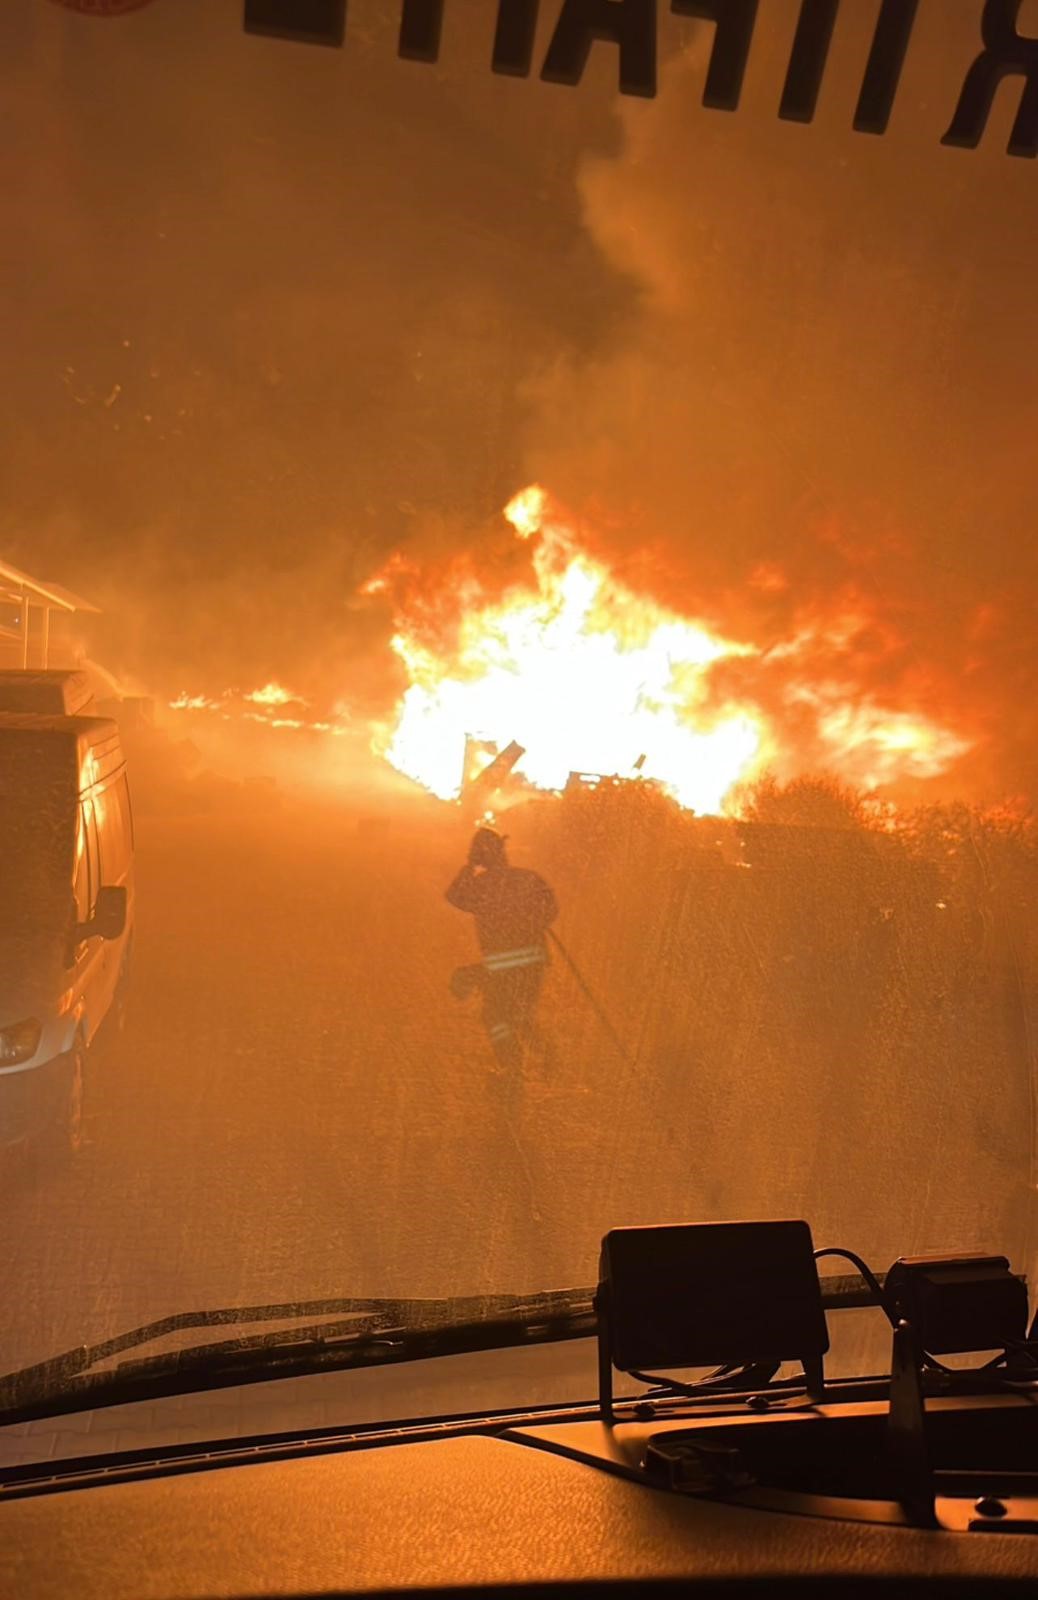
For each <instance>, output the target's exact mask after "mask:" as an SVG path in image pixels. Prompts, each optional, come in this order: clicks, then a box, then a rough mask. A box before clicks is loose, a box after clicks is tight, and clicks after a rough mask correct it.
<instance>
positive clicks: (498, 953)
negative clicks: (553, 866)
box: [447, 866, 559, 973]
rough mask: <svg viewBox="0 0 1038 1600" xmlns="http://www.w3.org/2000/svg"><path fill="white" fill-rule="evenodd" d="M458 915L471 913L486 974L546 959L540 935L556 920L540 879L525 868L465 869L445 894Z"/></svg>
mask: <svg viewBox="0 0 1038 1600" xmlns="http://www.w3.org/2000/svg"><path fill="white" fill-rule="evenodd" d="M447 899H448V901H449V902H450V904H451V905H452V906H455V907H457V909H458V910H459V911H468V912H471V914H472V916H473V917H474V918H475V921H476V938H477V939H478V940H479V948H480V950H481V951H482V952H483V965H484V966H485V968H486V970H487V971H488V972H491V973H493V972H507V971H510V970H512V969H514V968H516V967H526V966H534V965H536V964H538V963H541V962H545V961H547V959H548V950H547V945H546V944H545V934H546V933H547V931H548V929H549V927H550V926H551V924H552V923H553V922H554V921H555V918H556V917H557V916H558V911H559V908H558V906H557V904H556V901H555V896H554V894H553V893H552V891H551V889H550V888H549V886H548V885H547V884H546V883H545V881H544V879H543V878H542V877H541V876H540V875H539V874H538V873H536V872H530V871H528V870H527V869H526V868H524V867H508V866H501V867H488V868H485V869H480V868H476V867H472V866H464V867H462V869H461V871H460V872H459V873H458V875H457V877H456V878H455V879H454V882H453V883H452V884H451V886H450V888H449V889H448V890H447Z"/></svg>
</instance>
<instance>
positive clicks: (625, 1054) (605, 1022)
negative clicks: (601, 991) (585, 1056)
mask: <svg viewBox="0 0 1038 1600" xmlns="http://www.w3.org/2000/svg"><path fill="white" fill-rule="evenodd" d="M548 938H549V939H550V940H551V942H552V944H553V945H554V946H555V948H556V950H557V951H558V952H559V954H560V955H561V957H562V959H563V960H564V961H565V963H566V965H567V966H568V967H569V970H570V971H571V972H572V974H573V976H574V978H575V979H576V980H577V984H578V986H579V988H580V990H581V993H582V994H583V996H584V998H585V1000H587V1002H588V1004H589V1005H590V1007H591V1009H592V1011H593V1012H594V1013H595V1016H596V1017H597V1018H598V1020H599V1022H600V1023H601V1024H602V1027H603V1028H604V1029H605V1031H606V1033H607V1034H608V1035H609V1037H610V1039H611V1040H612V1042H613V1044H614V1045H615V1047H616V1049H617V1051H618V1053H619V1055H620V1057H621V1059H622V1060H623V1062H624V1063H625V1065H626V1066H628V1067H630V1069H631V1071H632V1072H634V1071H636V1070H637V1067H636V1064H635V1060H634V1057H633V1056H632V1055H631V1054H630V1052H629V1051H628V1049H627V1046H626V1045H625V1044H624V1042H623V1040H622V1039H621V1038H620V1035H619V1034H618V1033H617V1031H616V1029H615V1028H614V1027H613V1024H612V1023H611V1022H610V1020H609V1017H608V1016H607V1015H606V1012H605V1010H604V1009H603V1007H602V1006H601V1004H600V1003H599V1001H598V999H597V998H596V996H595V994H594V993H593V991H592V990H591V989H590V988H589V986H588V984H587V982H586V980H585V978H584V974H583V973H582V972H581V970H580V968H579V967H578V966H577V963H576V962H575V961H574V959H573V957H572V956H571V955H570V953H569V951H568V950H567V949H566V946H565V945H564V944H563V942H562V940H561V939H560V938H559V936H558V934H557V933H553V932H552V930H551V929H550V928H549V929H548Z"/></svg>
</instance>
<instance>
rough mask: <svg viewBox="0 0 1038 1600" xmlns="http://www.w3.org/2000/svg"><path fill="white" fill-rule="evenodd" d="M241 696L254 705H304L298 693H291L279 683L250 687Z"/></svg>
mask: <svg viewBox="0 0 1038 1600" xmlns="http://www.w3.org/2000/svg"><path fill="white" fill-rule="evenodd" d="M243 698H244V699H245V700H248V701H249V702H250V704H251V705H254V706H287V705H293V704H295V705H305V704H306V702H305V701H304V700H303V699H302V698H301V696H300V695H297V694H293V693H292V691H291V690H290V689H285V688H283V687H282V685H281V684H280V683H265V684H264V685H263V688H262V689H252V690H250V691H249V693H248V694H247V695H244V696H243Z"/></svg>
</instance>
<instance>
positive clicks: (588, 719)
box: [365, 485, 969, 813]
mask: <svg viewBox="0 0 1038 1600" xmlns="http://www.w3.org/2000/svg"><path fill="white" fill-rule="evenodd" d="M505 516H506V518H507V519H508V521H509V522H510V523H511V525H512V528H513V529H514V531H515V533H516V535H517V537H518V538H520V539H522V540H523V541H524V542H526V543H528V544H529V547H530V566H531V569H532V570H531V573H530V576H529V578H528V579H527V580H526V581H524V582H523V583H522V584H519V585H516V586H515V587H513V588H512V589H510V590H509V591H507V593H506V594H505V596H504V598H503V599H498V598H494V599H491V598H489V597H488V595H487V592H486V590H485V588H484V587H483V586H482V585H481V584H480V583H479V581H478V579H477V580H473V581H471V582H468V581H467V582H466V583H465V584H464V585H463V590H464V597H465V598H464V604H463V606H462V607H461V608H460V615H458V611H459V594H460V593H461V588H460V587H459V583H458V578H457V573H456V572H454V573H452V574H450V576H449V577H444V578H443V580H442V581H441V584H440V587H439V590H437V585H436V583H435V581H434V580H428V581H423V582H422V583H420V584H415V583H414V582H413V581H412V582H407V581H406V580H408V579H412V580H413V578H414V577H415V576H416V569H415V568H414V567H413V566H412V565H411V564H410V563H406V562H404V561H402V560H401V559H400V558H393V559H391V561H390V562H389V563H387V565H386V567H384V568H383V569H382V571H381V572H380V573H379V574H377V575H376V576H375V577H374V578H373V579H372V580H370V582H369V583H368V584H367V585H366V586H365V592H366V593H369V594H388V595H390V596H393V595H394V593H396V595H397V598H398V605H397V611H396V615H395V618H394V621H395V632H394V635H393V637H392V640H391V649H392V650H393V652H394V653H395V655H396V656H397V658H398V659H399V661H400V662H401V663H402V665H403V667H404V669H405V672H406V675H407V679H408V687H407V688H406V689H405V691H404V694H403V696H402V698H401V700H400V702H399V704H398V705H397V708H396V713H395V716H394V718H393V720H392V722H391V724H390V725H388V726H385V727H382V728H380V729H378V730H377V731H376V735H375V739H374V748H375V750H376V753H378V754H380V755H382V756H384V757H385V758H386V759H387V760H388V761H390V762H391V763H392V765H393V766H395V767H396V768H397V769H398V770H399V771H401V772H403V773H405V774H407V775H408V776H409V777H411V778H414V779H416V780H417V781H418V782H419V783H421V784H422V785H424V787H425V788H427V789H429V790H430V791H431V792H432V793H433V794H436V795H438V796H440V797H441V798H442V799H445V800H449V799H453V798H455V797H457V796H458V794H459V793H460V790H461V788H462V785H463V782H464V780H465V778H466V776H467V775H468V774H467V771H466V765H467V751H468V750H469V747H470V744H478V745H479V746H480V747H481V748H482V750H483V752H484V753H485V754H486V756H487V759H492V758H493V756H494V755H496V754H497V753H499V752H500V751H501V750H503V749H504V748H505V747H506V746H507V745H508V744H509V743H510V742H511V741H512V740H515V741H517V742H518V743H519V744H520V745H521V746H522V747H523V752H524V753H523V755H522V757H521V758H520V760H519V761H518V763H517V764H516V768H515V771H516V773H517V774H519V775H521V776H522V777H523V778H525V780H526V781H527V782H528V783H530V784H532V785H533V786H534V787H536V788H539V789H545V790H560V789H562V788H563V787H564V786H565V784H566V782H567V779H568V777H569V774H570V773H571V772H583V773H598V774H602V775H604V776H620V777H625V776H627V777H633V776H635V775H636V774H637V775H638V776H640V777H642V778H646V779H652V780H655V782H657V783H658V784H660V785H661V786H662V787H664V788H665V789H666V790H667V791H668V792H669V793H670V794H671V795H672V796H673V797H674V798H675V799H676V800H677V802H678V803H679V804H680V805H681V806H683V807H687V808H690V809H692V810H695V811H698V812H700V813H704V812H709V813H714V812H719V811H722V810H723V809H724V808H725V805H726V802H727V801H728V800H729V798H730V797H732V796H733V791H735V790H736V789H737V787H738V786H739V785H740V784H743V783H745V782H746V781H747V780H752V779H753V778H754V777H755V776H757V775H759V774H760V773H761V771H762V770H764V768H765V767H768V766H771V765H776V766H778V767H780V768H784V769H785V770H786V771H787V772H793V771H796V770H802V767H803V765H804V764H805V763H806V762H808V761H810V762H811V763H812V764H821V765H823V766H825V767H826V768H827V769H828V770H830V771H832V772H833V773H834V774H836V775H838V776H840V777H842V778H845V779H847V780H849V781H852V782H854V783H857V784H859V785H861V786H862V787H864V788H867V789H874V788H877V787H879V786H881V785H883V784H889V783H891V782H894V781H896V780H897V779H899V778H904V777H914V778H926V777H932V776H934V775H936V774H939V773H941V772H943V771H945V770H946V769H947V767H948V766H949V765H950V764H951V762H953V761H954V760H955V759H956V758H957V757H958V756H959V755H961V754H962V753H963V752H964V751H965V750H967V749H968V748H969V745H968V741H967V740H965V739H964V738H962V737H960V736H959V735H957V734H956V733H953V732H952V731H950V730H948V729H946V728H942V727H939V726H938V725H936V724H935V723H933V722H931V721H930V720H929V719H928V718H927V717H925V716H923V715H920V714H915V713H913V712H910V711H905V710H889V709H887V708H886V707H884V706H882V705H880V704H879V703H877V702H876V701H875V700H874V699H873V698H872V697H871V696H870V695H869V694H868V693H867V692H865V691H863V690H862V689H861V688H859V687H856V686H855V685H854V684H853V683H845V682H840V683H839V684H837V683H834V682H832V681H830V680H827V679H826V678H825V676H824V675H821V668H822V665H823V663H825V664H827V665H831V659H832V657H833V655H834V653H835V655H836V656H837V657H838V658H839V659H841V660H844V661H849V660H851V659H852V658H853V650H854V641H855V638H856V636H857V634H858V633H859V632H860V630H861V629H862V628H863V626H864V625H865V622H866V620H867V619H865V618H863V617H862V616H859V615H857V614H856V613H855V612H854V611H853V610H849V609H846V608H845V609H843V610H838V611H836V612H835V613H834V615H833V616H831V617H829V618H828V619H825V618H823V619H820V620H816V621H811V622H808V623H803V622H802V621H801V622H800V623H798V627H797V630H796V631H795V632H794V634H793V636H792V637H791V638H790V639H789V640H788V641H786V642H784V643H782V642H780V643H779V644H777V645H775V644H773V645H772V646H771V648H770V649H769V650H768V652H767V655H766V656H765V655H762V653H761V652H760V651H759V650H758V648H757V647H756V646H755V645H752V644H749V643H744V642H738V641H736V640H733V639H730V638H725V637H722V636H720V635H719V634H717V633H715V632H713V631H711V629H709V628H708V627H707V626H706V625H705V624H703V623H702V622H698V621H694V620H692V619H689V618H684V617H681V616H678V615H677V614H676V613H675V612H673V611H671V610H668V609H667V608H666V607H664V606H662V605H660V604H658V603H657V602H656V601H654V600H652V599H650V598H649V597H647V596H645V595H639V594H636V593H634V592H633V591H632V590H630V589H628V588H627V587H626V586H625V585H624V584H622V583H621V582H619V581H618V580H617V579H616V578H615V577H614V576H613V574H612V573H611V571H610V570H609V568H608V567H607V566H606V565H605V564H604V563H603V562H601V561H600V560H597V559H595V558H594V557H592V556H591V555H589V554H588V553H587V552H586V551H585V550H584V549H583V548H582V547H581V544H580V542H579V539H578V535H577V532H576V530H575V529H574V527H573V526H572V525H571V523H570V522H569V521H567V520H566V519H565V517H564V516H563V515H562V513H561V512H560V511H559V509H558V508H557V507H556V506H555V505H554V504H553V502H552V501H551V499H550V497H549V495H548V494H547V492H546V491H545V490H544V489H543V488H541V487H540V486H539V485H533V486H531V487H529V488H527V489H524V490H523V491H522V492H521V493H520V494H518V495H516V496H515V497H514V499H512V500H511V501H510V503H509V504H508V506H507V507H506V509H505ZM397 580H401V581H399V582H398V581H397ZM750 582H751V584H753V585H755V586H759V587H762V588H765V589H779V588H781V587H782V586H783V584H784V582H785V580H784V578H783V576H782V574H781V572H780V571H779V569H778V568H767V569H765V568H758V569H757V570H756V572H755V573H754V574H753V575H752V576H751V579H750ZM812 657H814V659H815V661H816V664H817V668H818V670H819V672H820V675H821V681H819V682H814V681H812V679H811V676H810V672H811V663H812ZM740 658H741V659H742V660H743V661H744V662H745V664H746V668H747V671H746V672H745V673H744V674H743V676H742V677H741V678H740V682H747V683H750V682H752V683H753V684H754V692H753V693H752V694H751V693H750V692H748V691H747V690H745V689H744V690H742V691H740V693H739V695H738V696H737V697H736V696H735V695H734V694H733V692H732V691H731V689H729V690H728V691H727V692H725V691H722V690H721V689H720V687H719V686H718V683H717V679H716V677H715V676H714V669H715V668H717V666H718V664H719V663H732V662H733V661H737V660H738V659H740ZM749 669H752V672H751V671H750V670H749ZM791 671H795V674H796V676H795V679H793V680H792V681H791V679H790V676H789V674H790V672H791ZM776 673H779V674H781V676H780V677H776V676H775V674H776ZM768 706H770V707H771V708H772V709H771V710H770V711H769V710H767V709H766V707H768ZM776 707H778V712H776V709H775V708H776ZM783 708H789V710H790V712H791V713H792V712H795V713H796V714H797V715H798V716H799V717H800V718H801V721H802V720H803V716H804V713H805V712H806V713H807V718H808V722H809V723H810V733H809V738H808V743H809V744H810V746H811V748H810V750H808V748H807V744H805V746H804V749H803V750H801V751H798V750H796V749H792V748H790V747H789V743H788V739H787V737H786V736H784V733H783V727H782V724H783V722H784V721H785V720H786V714H785V711H784V709H783ZM799 737H800V738H801V739H802V740H803V739H805V737H806V736H805V735H804V733H803V729H802V728H801V732H800V735H799ZM798 756H800V757H801V758H802V759H801V760H800V761H798Z"/></svg>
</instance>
